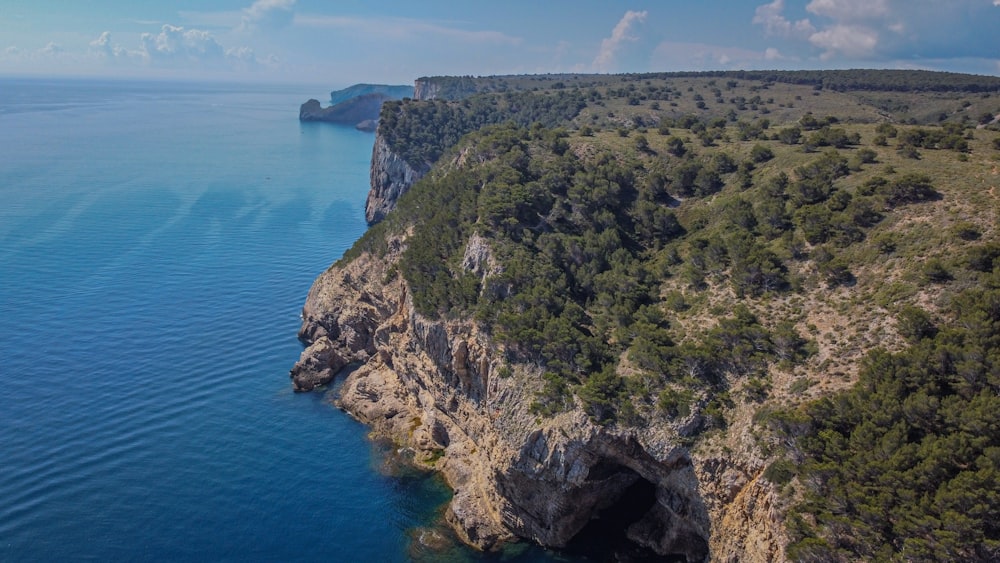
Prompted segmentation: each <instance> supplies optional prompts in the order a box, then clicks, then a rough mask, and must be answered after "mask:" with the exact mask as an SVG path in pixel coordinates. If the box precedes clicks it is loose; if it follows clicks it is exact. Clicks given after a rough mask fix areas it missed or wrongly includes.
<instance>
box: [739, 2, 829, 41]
mask: <svg viewBox="0 0 1000 563" xmlns="http://www.w3.org/2000/svg"><path fill="white" fill-rule="evenodd" d="M784 11H785V0H774V1H773V2H771V3H770V4H764V5H761V6H757V10H756V11H755V12H754V16H753V23H755V24H758V25H763V26H764V32H765V33H766V34H767V35H774V36H779V37H802V38H805V37H809V36H810V35H812V34H813V33H815V32H816V28H815V27H813V24H812V22H810V21H809V19H808V18H803V19H801V20H799V21H797V22H793V21H790V20H788V19H787V18H785V16H784Z"/></svg>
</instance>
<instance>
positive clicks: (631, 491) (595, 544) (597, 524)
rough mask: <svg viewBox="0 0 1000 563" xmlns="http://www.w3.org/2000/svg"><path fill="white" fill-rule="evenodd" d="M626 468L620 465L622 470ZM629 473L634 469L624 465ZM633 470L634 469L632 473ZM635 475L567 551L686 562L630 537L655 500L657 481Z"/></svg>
mask: <svg viewBox="0 0 1000 563" xmlns="http://www.w3.org/2000/svg"><path fill="white" fill-rule="evenodd" d="M622 469H623V468H620V467H619V471H621V470H622ZM624 471H627V472H629V473H633V472H632V471H631V470H628V469H624ZM633 474H634V473H633ZM634 475H635V477H636V479H635V482H633V483H632V484H631V485H629V486H628V487H626V488H625V490H624V491H623V492H622V493H621V495H620V496H619V497H618V498H617V499H616V500H615V501H614V503H613V504H611V505H610V506H608V507H607V508H605V509H604V510H601V511H599V512H598V513H597V514H596V515H595V516H594V517H593V518H591V520H590V522H588V523H587V525H586V526H584V527H583V529H582V530H580V532H579V533H577V534H576V536H574V537H573V540H572V541H570V543H569V544H568V545H567V546H566V548H565V551H566V552H567V553H569V554H572V555H575V556H581V557H583V558H585V559H587V560H590V561H618V562H628V563H644V562H652V561H667V562H683V561H686V559H685V557H684V556H683V555H681V556H679V557H673V556H663V555H658V554H657V553H656V552H654V551H653V550H651V549H649V548H647V547H644V546H641V545H638V544H636V543H634V542H633V541H632V540H630V539H629V538H628V528H629V526H631V525H632V524H634V523H636V522H638V521H639V520H640V519H641V518H642V517H643V516H644V515H645V514H646V513H647V512H649V510H650V509H652V508H653V505H655V504H656V485H654V484H653V483H651V482H649V481H648V480H646V479H644V478H642V477H640V476H639V475H637V474H634Z"/></svg>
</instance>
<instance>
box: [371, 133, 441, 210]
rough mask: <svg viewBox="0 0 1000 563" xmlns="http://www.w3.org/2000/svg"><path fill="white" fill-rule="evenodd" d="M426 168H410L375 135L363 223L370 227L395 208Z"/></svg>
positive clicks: (425, 172)
mask: <svg viewBox="0 0 1000 563" xmlns="http://www.w3.org/2000/svg"><path fill="white" fill-rule="evenodd" d="M428 171H429V168H428V167H426V166H419V165H418V166H416V167H415V166H414V165H412V164H410V163H409V162H407V161H406V160H404V159H403V157H401V156H399V155H398V154H396V153H395V152H394V151H393V150H392V148H391V147H389V144H388V143H387V142H386V140H385V137H384V136H383V135H381V134H380V133H378V132H376V135H375V145H374V147H373V148H372V164H371V190H370V191H369V192H368V198H367V200H366V201H365V220H366V221H368V224H369V225H374V224H375V223H378V222H379V221H381V220H382V219H384V218H385V215H386V213H388V212H389V211H391V210H392V209H393V208H394V207H395V206H396V200H398V199H399V197H400V196H401V195H403V194H404V193H406V191H407V190H409V189H410V187H412V186H413V184H415V183H416V182H417V180H419V179H420V178H422V177H423V176H424V175H425V174H427V172H428Z"/></svg>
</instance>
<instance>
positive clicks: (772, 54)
mask: <svg viewBox="0 0 1000 563" xmlns="http://www.w3.org/2000/svg"><path fill="white" fill-rule="evenodd" d="M788 58H789V57H786V56H785V55H782V54H781V51H779V50H778V49H776V48H774V47H768V48H767V49H764V60H765V61H783V60H787V59H788Z"/></svg>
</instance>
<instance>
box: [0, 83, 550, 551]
mask: <svg viewBox="0 0 1000 563" xmlns="http://www.w3.org/2000/svg"><path fill="white" fill-rule="evenodd" d="M323 95H324V92H323V90H322V89H318V88H303V87H298V88H297V87H281V88H277V87H262V86H220V85H203V84H202V85H200V84H164V83H140V82H100V81H45V80H39V79H31V80H22V79H9V78H8V79H0V560H4V561H33V560H95V561H108V560H154V559H155V560H162V559H186V560H191V559H194V560H213V561H225V560H231V561H245V560H270V561H284V560H333V561H336V560H353V561H406V560H413V559H418V560H428V561H429V560H442V559H452V560H482V559H487V558H486V557H484V556H480V555H477V554H475V553H473V552H471V551H469V550H466V549H463V548H460V547H457V546H454V545H451V544H450V543H449V541H448V538H447V537H445V538H444V545H445V546H446V548H445V549H444V550H443V551H442V550H440V549H437V550H434V549H430V548H428V547H426V546H425V545H424V544H423V543H421V542H420V541H416V540H419V539H420V538H424V539H425V540H426V538H435V537H438V535H439V534H443V533H445V532H443V531H442V530H441V529H440V528H439V527H437V526H436V522H437V519H438V516H439V514H440V510H441V506H442V503H443V502H445V501H446V500H447V498H448V497H449V494H450V493H449V492H448V491H447V490H446V489H445V488H444V487H443V485H442V484H441V483H440V482H439V480H438V479H437V478H435V477H434V476H432V475H428V474H426V473H420V472H415V471H410V470H407V469H405V468H403V467H401V466H400V465H399V464H398V463H396V460H395V459H394V457H393V455H391V454H392V452H391V451H388V450H386V449H384V448H382V447H380V446H378V445H373V444H371V443H370V442H368V441H367V440H366V438H365V429H364V428H363V427H362V426H361V425H359V424H357V423H356V422H354V421H353V420H351V419H350V418H349V417H347V416H346V415H344V414H343V413H341V412H339V411H337V410H336V409H334V408H333V407H332V406H331V405H330V400H329V397H328V396H326V395H324V394H322V393H313V394H304V395H297V394H294V393H292V391H291V385H290V384H289V381H288V377H287V373H288V369H289V368H290V367H291V365H292V364H293V363H294V361H295V360H296V359H297V358H298V355H299V353H300V352H301V349H302V348H301V345H300V344H299V342H298V341H297V340H296V339H295V332H296V330H297V328H298V324H299V318H298V314H299V309H300V308H301V305H302V302H303V300H304V298H305V295H306V292H307V291H308V288H309V285H310V284H311V283H312V281H313V279H314V278H315V277H316V275H317V274H318V273H319V272H321V271H323V269H325V268H326V267H327V266H329V264H330V263H332V262H333V261H334V260H336V259H337V258H338V257H339V256H340V255H341V254H342V253H343V251H344V250H345V249H347V248H348V247H349V246H350V244H351V243H353V241H354V240H355V239H356V238H357V237H358V236H359V235H360V234H361V233H362V232H363V230H364V228H365V225H364V220H363V203H364V198H365V194H366V192H367V190H368V164H369V159H370V156H371V147H372V142H373V136H372V135H371V134H369V133H361V132H358V131H355V130H354V129H352V128H344V127H336V126H329V125H324V124H300V123H299V122H298V120H297V111H298V105H299V104H300V103H301V102H302V101H304V100H305V99H307V98H309V97H322V96H323ZM427 543H434V542H427ZM488 559H503V560H519V561H528V560H531V561H536V560H553V559H558V557H557V556H555V555H553V554H551V553H546V552H543V551H542V550H539V549H526V548H523V547H522V548H521V549H520V551H518V550H514V551H512V552H509V553H506V554H502V555H494V556H491V557H489V558H488Z"/></svg>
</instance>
